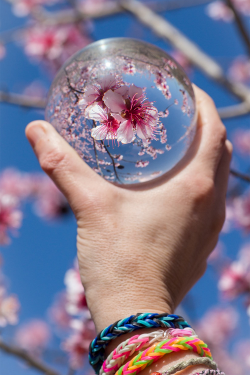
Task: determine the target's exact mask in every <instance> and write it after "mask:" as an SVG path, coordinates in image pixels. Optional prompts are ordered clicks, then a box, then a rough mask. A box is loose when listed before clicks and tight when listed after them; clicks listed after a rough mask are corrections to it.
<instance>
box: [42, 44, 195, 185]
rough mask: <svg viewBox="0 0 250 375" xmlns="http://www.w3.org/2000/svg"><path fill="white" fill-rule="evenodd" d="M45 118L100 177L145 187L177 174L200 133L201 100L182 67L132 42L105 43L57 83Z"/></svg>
mask: <svg viewBox="0 0 250 375" xmlns="http://www.w3.org/2000/svg"><path fill="white" fill-rule="evenodd" d="M45 118H46V120H47V121H49V122H50V123H51V124H52V125H53V126H54V127H55V129H56V130H57V131H58V132H59V133H60V135H61V136H62V137H63V138H64V139H65V140H66V141H67V142H68V143H69V144H70V145H71V146H72V147H73V148H74V149H75V150H76V152H77V153H78V154H79V155H80V157H81V158H82V159H83V160H84V161H85V162H86V163H87V164H88V165H89V166H90V167H91V168H92V169H93V170H94V171H95V172H96V173H98V174H99V175H101V176H102V177H103V178H105V179H106V180H109V181H110V182H114V183H116V184H135V183H143V182H146V181H149V180H152V179H155V178H157V177H159V176H161V175H162V174H164V173H166V172H168V171H169V170H170V169H172V168H173V167H174V166H175V165H176V164H177V163H178V162H179V161H180V160H181V159H182V158H183V157H184V155H185V153H186V152H187V150H188V148H189V146H190V144H191V142H192V140H193V138H194V135H195V130H196V109H195V97H194V92H193V89H192V85H191V82H190V80H189V79H188V77H187V75H186V74H185V72H184V71H183V69H182V68H181V67H180V65H179V64H178V63H177V62H176V61H175V60H174V59H173V58H172V57H170V56H169V55H168V54H167V53H165V52H164V51H163V50H162V49H160V48H158V47H156V46H154V45H151V44H149V43H145V42H142V41H139V40H136V39H131V38H112V39H104V40H100V41H98V42H95V43H92V44H90V45H88V46H87V47H86V48H84V49H82V50H80V51H79V52H77V53H76V54H75V55H73V56H72V57H71V58H70V59H69V60H68V61H67V62H66V63H65V64H64V66H63V67H62V68H61V70H60V71H59V72H58V74H57V76H56V77H55V79H54V81H53V83H52V86H51V89H50V92H49V96H48V102H47V107H46V112H45Z"/></svg>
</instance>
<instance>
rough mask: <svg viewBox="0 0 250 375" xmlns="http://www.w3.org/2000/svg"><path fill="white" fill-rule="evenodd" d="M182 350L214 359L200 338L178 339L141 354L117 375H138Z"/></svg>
mask: <svg viewBox="0 0 250 375" xmlns="http://www.w3.org/2000/svg"><path fill="white" fill-rule="evenodd" d="M182 350H192V351H194V352H195V353H197V354H199V355H200V357H208V358H210V359H213V358H212V355H211V352H210V350H209V349H208V347H207V344H205V343H204V342H203V341H201V340H200V339H199V338H198V337H177V338H172V339H170V340H164V341H162V342H160V343H159V344H157V343H156V344H154V345H152V346H151V347H150V348H148V349H146V350H144V351H143V352H140V353H139V354H138V355H137V356H136V357H134V358H133V359H132V360H131V361H129V362H127V363H126V364H125V365H123V366H121V367H120V368H119V370H118V371H117V372H116V374H115V375H137V374H138V373H139V372H140V371H142V370H143V369H144V368H145V367H147V366H150V365H151V364H152V363H154V362H156V361H158V359H160V358H162V357H163V356H164V355H166V354H169V353H172V352H179V351H182Z"/></svg>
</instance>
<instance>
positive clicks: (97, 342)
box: [89, 313, 190, 373]
mask: <svg viewBox="0 0 250 375" xmlns="http://www.w3.org/2000/svg"><path fill="white" fill-rule="evenodd" d="M159 327H162V328H163V327H164V328H180V329H183V328H185V327H190V325H189V324H188V323H187V322H186V321H185V320H184V319H183V318H182V317H181V316H178V315H175V314H155V313H153V314H152V313H139V314H136V315H131V316H129V317H128V318H125V319H122V320H118V321H117V322H115V323H114V324H111V325H110V326H108V327H107V328H105V329H104V330H103V331H101V332H100V333H99V334H98V335H97V337H96V338H95V339H94V340H93V341H92V342H91V343H90V346H89V362H90V364H91V365H92V366H93V368H94V369H95V371H96V373H98V371H99V370H100V368H101V365H102V363H103V361H104V350H105V348H106V346H107V345H108V343H109V342H110V341H111V340H114V339H115V338H117V337H119V336H121V335H123V334H125V333H129V332H133V331H136V330H137V329H140V328H159Z"/></svg>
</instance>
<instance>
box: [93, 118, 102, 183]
mask: <svg viewBox="0 0 250 375" xmlns="http://www.w3.org/2000/svg"><path fill="white" fill-rule="evenodd" d="M95 127H96V123H95V121H94V120H93V124H92V128H95ZM93 143H94V151H95V160H96V164H97V167H98V169H99V171H100V173H101V176H102V177H103V173H102V170H101V167H100V163H99V158H98V155H97V150H96V140H95V138H93Z"/></svg>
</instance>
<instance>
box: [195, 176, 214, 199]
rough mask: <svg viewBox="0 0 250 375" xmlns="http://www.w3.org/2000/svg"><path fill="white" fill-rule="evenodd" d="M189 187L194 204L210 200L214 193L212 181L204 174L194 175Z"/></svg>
mask: <svg viewBox="0 0 250 375" xmlns="http://www.w3.org/2000/svg"><path fill="white" fill-rule="evenodd" d="M191 189H192V193H193V198H194V201H195V203H196V204H197V203H200V202H207V201H208V200H209V201H211V199H212V198H213V196H214V193H215V185H214V181H213V179H212V178H209V177H206V176H196V177H194V178H193V181H192V186H191Z"/></svg>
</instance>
